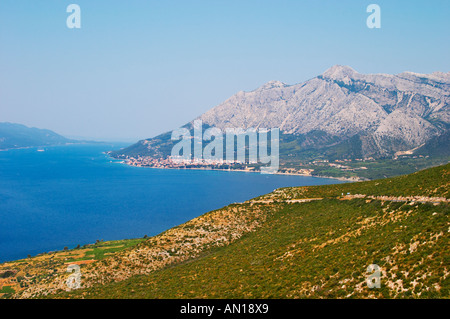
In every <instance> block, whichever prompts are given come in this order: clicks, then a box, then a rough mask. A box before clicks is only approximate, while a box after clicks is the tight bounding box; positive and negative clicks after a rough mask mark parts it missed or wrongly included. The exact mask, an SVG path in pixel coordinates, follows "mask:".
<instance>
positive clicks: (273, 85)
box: [256, 81, 288, 91]
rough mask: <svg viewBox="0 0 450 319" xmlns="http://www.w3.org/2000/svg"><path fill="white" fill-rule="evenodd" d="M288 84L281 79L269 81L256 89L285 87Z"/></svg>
mask: <svg viewBox="0 0 450 319" xmlns="http://www.w3.org/2000/svg"><path fill="white" fill-rule="evenodd" d="M287 86H288V85H287V84H286V83H283V82H280V81H269V82H267V83H266V84H263V85H262V86H260V87H259V88H257V89H256V91H262V90H270V89H274V88H285V87H287Z"/></svg>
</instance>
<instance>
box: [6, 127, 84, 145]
mask: <svg viewBox="0 0 450 319" xmlns="http://www.w3.org/2000/svg"><path fill="white" fill-rule="evenodd" d="M84 142H86V141H79V140H73V139H69V138H66V137H64V136H61V135H59V134H57V133H55V132H53V131H51V130H46V129H40V128H35V127H28V126H25V125H22V124H17V123H9V122H0V150H8V149H17V148H27V147H43V146H54V145H65V144H69V143H84Z"/></svg>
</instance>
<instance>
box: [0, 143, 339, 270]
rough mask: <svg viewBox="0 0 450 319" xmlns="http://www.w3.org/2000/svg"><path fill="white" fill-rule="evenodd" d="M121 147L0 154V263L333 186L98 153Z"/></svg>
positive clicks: (91, 146) (322, 180)
mask: <svg viewBox="0 0 450 319" xmlns="http://www.w3.org/2000/svg"><path fill="white" fill-rule="evenodd" d="M124 146H126V145H124V144H106V143H105V144H79V145H66V146H55V147H45V148H43V149H41V150H43V151H38V148H28V149H16V150H8V151H0V262H4V261H10V260H16V259H21V258H25V257H27V255H31V256H34V255H36V254H38V253H42V252H49V251H54V250H61V249H63V248H64V247H66V246H67V247H68V248H74V247H76V246H77V245H78V244H79V245H84V244H89V243H94V242H95V241H96V240H105V241H107V240H117V239H125V238H139V237H143V236H144V235H148V236H153V235H157V234H159V233H161V232H162V231H164V230H167V229H169V228H171V227H173V226H176V225H179V224H182V223H184V222H186V221H188V220H190V219H192V218H194V217H197V216H199V215H201V214H203V213H206V212H208V211H211V210H214V209H218V208H221V207H223V206H226V205H228V204H230V203H234V202H243V201H245V200H248V199H251V198H253V197H256V196H259V195H262V194H266V193H269V192H271V191H273V190H274V189H275V188H278V187H284V186H303V185H321V184H332V183H340V182H339V181H337V180H332V179H325V178H314V177H303V176H287V175H264V174H259V173H246V172H226V171H211V170H209V171H208V170H181V169H180V170H178V169H155V168H141V167H131V166H128V165H126V164H123V163H121V162H120V161H116V160H113V159H111V158H110V157H108V155H106V154H104V153H103V152H105V151H109V150H116V149H119V148H121V147H124Z"/></svg>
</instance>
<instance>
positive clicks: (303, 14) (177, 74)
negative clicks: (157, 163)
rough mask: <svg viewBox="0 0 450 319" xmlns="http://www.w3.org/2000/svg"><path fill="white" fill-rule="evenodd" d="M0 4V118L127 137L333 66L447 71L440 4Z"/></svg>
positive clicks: (25, 0)
mask: <svg viewBox="0 0 450 319" xmlns="http://www.w3.org/2000/svg"><path fill="white" fill-rule="evenodd" d="M70 3H72V2H66V1H57V0H51V1H46V2H45V3H36V2H35V1H31V0H21V1H12V0H3V1H1V2H0V43H1V47H2V50H0V86H1V88H2V89H1V90H0V122H14V123H20V124H24V125H27V126H30V127H38V128H45V129H50V130H53V131H55V132H57V133H58V134H61V135H63V136H66V137H69V138H70V137H72V138H73V137H79V138H89V139H99V140H117V141H127V142H128V141H129V142H132V141H133V140H135V141H136V140H139V139H144V138H149V137H152V136H155V135H157V134H159V133H162V132H165V131H169V130H172V129H174V128H176V127H179V126H181V125H183V124H185V123H186V122H188V121H190V120H192V119H193V118H195V117H197V116H199V115H201V114H202V113H204V112H206V111H207V110H209V109H210V108H212V107H214V106H216V105H218V104H219V103H222V102H223V101H224V100H226V99H227V98H229V97H230V96H232V95H233V94H235V93H236V92H238V91H241V90H243V91H251V90H254V89H256V88H257V87H259V86H261V85H263V84H264V83H266V82H268V81H271V80H277V81H281V82H284V83H287V84H296V83H301V82H303V81H306V80H308V79H310V78H312V77H315V76H317V75H319V74H321V73H323V72H324V71H325V70H327V69H328V68H330V67H331V66H333V65H336V64H339V65H348V66H350V67H352V68H353V69H355V70H356V71H357V72H360V73H389V74H398V73H402V72H404V71H412V72H417V73H432V72H435V71H441V72H448V71H450V61H449V59H448V56H449V53H450V41H449V40H450V36H449V33H448V30H450V22H449V20H448V19H447V13H448V12H450V10H449V9H450V3H449V2H448V1H432V2H431V3H432V4H431V3H430V1H395V3H392V1H391V2H389V1H385V0H383V1H376V3H377V4H378V5H379V6H380V7H381V21H382V22H381V29H369V28H367V26H366V19H367V17H368V15H369V13H366V8H367V6H368V5H369V4H371V3H373V2H370V1H360V2H355V1H342V2H339V3H336V2H333V1H325V0H324V1H317V2H314V3H311V2H308V1H293V0H289V1H288V0H286V1H276V2H275V1H263V2H261V1H253V0H252V1H246V2H245V3H242V2H240V1H227V2H214V3H211V2H208V1H189V2H182V1H173V2H170V3H165V2H155V1H134V2H133V3H112V2H106V1H97V2H95V3H92V2H90V1H86V0H77V1H76V2H75V3H76V4H78V5H79V6H80V8H81V29H69V28H67V26H66V19H67V17H68V16H69V13H67V12H66V8H67V6H68V5H69V4H70Z"/></svg>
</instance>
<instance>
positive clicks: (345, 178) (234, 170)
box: [110, 156, 367, 182]
mask: <svg viewBox="0 0 450 319" xmlns="http://www.w3.org/2000/svg"><path fill="white" fill-rule="evenodd" d="M110 158H112V159H114V160H116V161H118V162H117V163H120V164H124V165H127V166H130V167H140V168H154V169H186V170H200V171H223V172H243V173H259V174H261V171H255V170H245V169H223V168H201V167H153V166H144V165H130V164H129V163H127V161H126V160H120V159H116V158H114V157H111V156H110ZM267 175H288V176H301V177H314V178H327V179H334V180H338V181H343V182H363V181H367V180H365V179H361V178H360V177H358V178H357V179H355V178H351V177H333V176H322V175H317V176H315V175H308V174H295V173H284V172H276V173H273V174H267Z"/></svg>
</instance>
